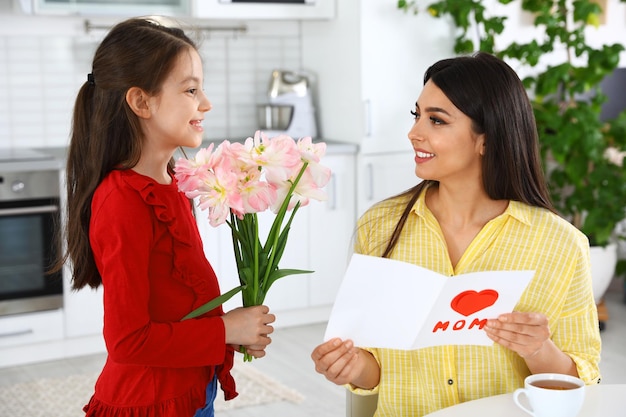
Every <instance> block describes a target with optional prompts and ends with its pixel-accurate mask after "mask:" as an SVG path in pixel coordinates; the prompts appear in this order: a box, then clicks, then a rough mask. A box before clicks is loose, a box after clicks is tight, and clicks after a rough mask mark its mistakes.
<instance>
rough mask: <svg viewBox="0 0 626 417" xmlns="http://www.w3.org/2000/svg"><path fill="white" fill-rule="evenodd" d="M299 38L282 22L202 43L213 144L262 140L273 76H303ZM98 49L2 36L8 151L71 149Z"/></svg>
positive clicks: (0, 121) (70, 38) (1, 126)
mask: <svg viewBox="0 0 626 417" xmlns="http://www.w3.org/2000/svg"><path fill="white" fill-rule="evenodd" d="M299 32H300V31H299V26H298V25H297V24H294V23H293V22H285V23H284V25H283V27H281V23H280V22H278V23H274V30H272V27H268V26H264V27H263V28H262V29H261V30H254V28H252V30H248V32H247V33H245V34H231V33H228V32H226V33H222V32H220V33H215V32H211V33H207V32H204V33H203V35H202V36H203V38H204V39H202V40H199V41H198V42H199V46H200V54H201V56H202V58H203V63H204V70H205V90H206V93H207V96H208V97H209V100H211V102H212V104H213V110H211V112H209V113H208V114H207V115H206V118H205V131H206V136H207V139H218V140H221V139H237V138H244V137H247V136H251V135H252V134H253V133H254V130H255V129H256V127H257V126H256V105H257V104H259V103H262V102H263V101H264V100H265V95H266V91H267V85H268V81H269V77H270V73H271V71H272V70H273V69H275V68H281V69H291V70H298V69H301V58H300V55H301V47H300V45H301V42H300V34H299ZM97 42H98V38H97V37H94V36H85V35H84V34H78V35H75V36H74V35H68V34H62V35H56V36H54V35H42V34H34V35H19V36H14V35H6V34H5V35H2V34H0V148H7V147H8V148H29V147H58V146H66V145H67V144H68V141H69V134H70V124H71V117H72V108H73V104H74V98H75V95H76V93H77V91H78V88H79V87H80V85H82V83H83V82H84V80H85V78H86V76H87V73H88V72H89V71H90V68H91V60H92V57H93V53H94V51H95V48H96V47H97Z"/></svg>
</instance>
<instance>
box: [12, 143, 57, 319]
mask: <svg viewBox="0 0 626 417" xmlns="http://www.w3.org/2000/svg"><path fill="white" fill-rule="evenodd" d="M59 206H60V166H59V162H58V161H56V160H55V159H54V158H52V156H48V155H45V154H41V153H38V152H35V151H27V150H21V151H16V150H12V151H7V150H5V151H3V152H0V316H4V315H9V314H17V313H28V312H34V311H45V310H54V309H58V308H61V307H63V274H62V272H61V271H59V272H56V273H49V271H48V270H49V268H50V266H51V264H52V262H53V261H54V259H55V257H56V256H58V255H59V254H60V252H59V251H60V250H61V238H60V234H59V233H58V231H57V230H58V227H59V226H60V221H61V216H60V208H59Z"/></svg>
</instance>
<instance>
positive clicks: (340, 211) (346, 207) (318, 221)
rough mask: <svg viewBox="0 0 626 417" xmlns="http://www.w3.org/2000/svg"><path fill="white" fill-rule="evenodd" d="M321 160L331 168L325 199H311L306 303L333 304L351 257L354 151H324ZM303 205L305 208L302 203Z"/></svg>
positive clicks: (353, 212)
mask: <svg viewBox="0 0 626 417" xmlns="http://www.w3.org/2000/svg"><path fill="white" fill-rule="evenodd" d="M323 163H324V164H325V165H327V166H328V167H330V169H331V171H332V175H331V179H330V182H329V184H328V186H327V187H326V190H327V193H328V200H327V201H325V202H321V203H318V202H312V203H311V207H309V208H308V210H309V211H310V214H311V215H310V219H309V221H310V225H309V230H310V233H309V241H310V242H311V243H310V248H309V250H310V254H311V255H310V265H311V266H310V268H311V269H312V270H313V271H315V272H314V273H313V274H312V275H311V278H310V280H311V281H310V290H309V306H312V307H317V306H325V305H332V304H333V303H334V301H335V297H336V295H337V291H338V290H339V286H340V285H341V281H342V279H343V274H344V272H345V268H346V266H347V265H348V262H349V260H350V255H351V254H352V246H353V239H352V238H353V235H354V230H355V229H354V228H355V224H356V199H355V193H354V187H355V180H356V178H355V175H356V171H355V170H356V158H355V155H354V154H333V155H327V156H326V157H325V158H324V159H323ZM305 209H307V208H306V207H305Z"/></svg>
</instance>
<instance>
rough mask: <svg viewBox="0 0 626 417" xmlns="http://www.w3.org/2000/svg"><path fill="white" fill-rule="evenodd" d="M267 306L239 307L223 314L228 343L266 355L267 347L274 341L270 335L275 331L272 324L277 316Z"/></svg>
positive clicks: (255, 354) (252, 353) (248, 351)
mask: <svg viewBox="0 0 626 417" xmlns="http://www.w3.org/2000/svg"><path fill="white" fill-rule="evenodd" d="M269 311H270V309H269V308H268V307H267V306H254V307H238V308H235V309H233V310H231V311H229V312H228V313H226V314H224V315H223V316H222V320H223V321H224V328H225V331H226V343H227V344H230V345H234V346H235V350H239V346H243V347H245V348H246V351H247V353H249V354H250V355H252V356H254V357H256V358H261V357H263V356H265V348H266V347H267V345H269V344H270V343H272V339H271V338H270V337H269V336H268V335H269V334H270V333H272V332H273V331H274V327H273V326H270V323H273V322H274V321H275V320H276V316H274V315H273V314H270V313H269Z"/></svg>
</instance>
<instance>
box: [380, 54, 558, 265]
mask: <svg viewBox="0 0 626 417" xmlns="http://www.w3.org/2000/svg"><path fill="white" fill-rule="evenodd" d="M429 80H430V81H432V82H433V83H434V84H435V85H436V86H437V87H438V88H440V89H441V91H443V93H444V94H445V95H446V97H448V99H449V100H450V101H451V102H452V104H454V105H455V106H456V107H457V108H458V109H459V110H461V111H462V112H463V113H464V114H465V115H467V116H468V117H469V118H470V119H471V120H472V129H473V130H474V132H475V133H477V134H484V135H485V154H484V156H483V162H482V180H483V187H484V188H485V191H486V192H487V195H488V196H489V197H490V198H492V199H494V200H515V201H521V202H523V203H526V204H529V205H531V206H536V207H543V208H545V209H548V210H550V211H553V212H554V208H553V206H552V203H551V201H550V196H549V193H548V188H547V185H546V182H545V178H544V173H543V170H542V165H541V159H540V156H539V142H538V134H537V126H536V124H535V116H534V113H533V109H532V105H531V104H530V100H529V99H528V94H527V93H526V90H525V89H524V86H523V84H522V82H521V81H520V79H519V77H518V75H517V74H516V73H515V71H514V70H513V69H512V68H511V67H510V66H509V65H508V64H506V63H505V62H504V61H502V60H501V59H499V58H497V57H495V56H493V55H490V54H488V53H484V52H478V53H476V54H473V55H469V56H460V57H455V58H449V59H443V60H441V61H438V62H436V63H435V64H433V65H432V66H431V67H430V68H428V69H427V70H426V73H425V74H424V84H426V82H428V81H429ZM431 184H437V181H434V180H426V181H422V182H421V183H420V184H418V185H417V186H415V187H413V188H411V189H409V190H407V191H406V192H404V193H402V194H401V195H404V196H406V197H410V198H409V200H408V204H407V205H406V207H405V209H404V212H403V213H402V215H401V216H400V219H399V220H398V223H397V224H396V227H395V230H394V232H393V233H392V235H391V237H390V239H389V242H388V244H387V247H386V248H385V251H384V252H383V255H382V256H383V257H385V258H386V257H389V256H390V254H391V252H392V251H393V249H394V247H395V245H396V244H397V242H398V238H399V236H400V233H401V232H402V228H403V227H404V224H405V223H406V220H407V218H408V215H409V213H410V212H411V209H412V208H413V205H414V204H415V202H416V201H417V199H418V198H419V196H420V194H421V193H422V192H423V191H424V190H425V189H426V188H427V187H428V186H429V185H431Z"/></svg>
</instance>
